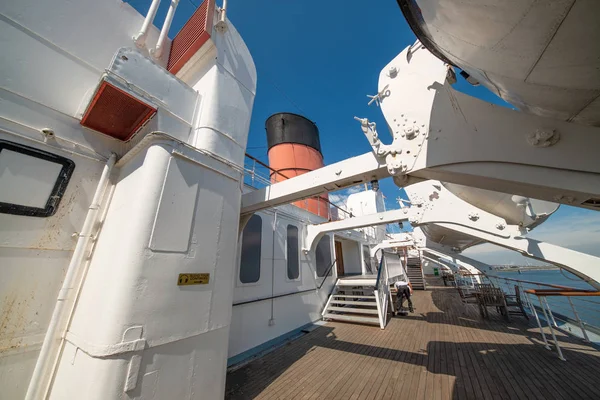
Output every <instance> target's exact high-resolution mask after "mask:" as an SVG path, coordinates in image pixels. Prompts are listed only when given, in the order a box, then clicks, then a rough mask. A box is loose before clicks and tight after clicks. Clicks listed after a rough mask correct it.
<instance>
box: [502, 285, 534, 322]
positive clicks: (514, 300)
mask: <svg viewBox="0 0 600 400" xmlns="http://www.w3.org/2000/svg"><path fill="white" fill-rule="evenodd" d="M505 298H506V306H507V307H513V309H510V308H509V309H508V312H509V314H512V315H523V316H524V317H525V319H529V316H528V315H527V313H526V312H525V308H524V307H523V300H522V299H521V289H520V288H519V285H515V294H514V295H512V294H511V295H505ZM514 307H517V308H518V310H515V309H514Z"/></svg>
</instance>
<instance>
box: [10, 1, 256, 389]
mask: <svg viewBox="0 0 600 400" xmlns="http://www.w3.org/2000/svg"><path fill="white" fill-rule="evenodd" d="M0 14H1V18H0V34H1V35H0V37H1V39H0V41H2V45H3V49H5V52H6V54H10V57H3V58H2V59H1V60H0V70H2V71H3V73H2V76H0V130H2V131H4V130H6V131H8V132H11V138H12V139H11V140H13V139H14V140H20V139H15V138H17V136H16V135H18V137H23V138H26V139H24V140H25V141H26V142H27V143H29V144H32V145H34V146H40V143H43V142H44V137H43V136H42V135H41V133H40V130H41V129H42V128H47V127H48V128H52V129H53V131H54V132H55V136H54V138H52V139H48V140H47V143H46V144H45V145H44V146H47V147H48V148H49V149H46V150H50V151H52V152H55V153H57V154H67V155H69V158H72V159H74V160H75V162H76V164H77V166H76V169H75V173H74V175H73V177H72V179H71V182H70V184H69V186H68V187H67V193H65V197H64V198H63V201H62V202H61V208H60V209H59V212H58V213H57V214H56V216H55V217H51V218H47V219H46V220H43V219H36V220H35V221H34V222H31V223H29V222H22V221H20V220H19V221H17V220H15V219H14V216H6V215H0V222H2V224H1V225H0V239H4V241H3V242H1V243H3V247H1V248H0V260H1V261H2V262H1V266H0V268H2V276H3V277H4V276H7V277H10V279H9V280H4V279H3V280H2V282H1V283H0V294H2V295H5V297H3V303H2V312H3V313H5V314H6V316H7V318H8V321H9V323H8V324H7V325H6V326H7V327H8V328H7V331H6V332H2V335H1V336H0V341H1V343H2V346H4V344H6V345H7V346H8V347H9V349H10V351H9V352H3V353H4V354H7V357H6V358H4V359H3V360H2V361H3V362H2V365H3V366H4V365H7V367H6V370H7V371H10V373H4V372H5V371H0V372H2V374H1V376H2V378H0V379H3V381H0V382H1V383H2V394H3V395H7V394H8V395H9V398H22V397H23V395H24V390H25V389H26V388H27V384H28V381H29V378H28V376H29V374H30V373H31V370H32V368H33V365H34V364H35V362H36V352H37V351H38V348H39V344H40V342H41V340H42V339H43V338H44V331H45V326H46V325H47V323H48V318H49V315H50V314H51V313H52V310H53V309H54V306H55V301H54V299H56V291H57V290H58V286H59V284H60V282H61V280H62V277H63V274H64V269H65V267H66V265H67V264H68V262H69V259H70V255H71V252H72V249H73V244H74V240H73V239H72V238H71V234H72V233H73V232H76V231H78V230H79V229H80V228H81V227H80V225H81V223H82V222H83V220H84V217H85V210H86V209H87V207H88V206H89V202H90V200H91V197H92V194H93V191H94V189H95V183H96V182H97V179H98V175H99V173H100V170H101V168H102V164H103V162H104V159H105V158H106V157H107V156H108V154H110V152H113V151H114V152H116V153H117V154H118V155H119V156H122V155H123V154H125V153H127V151H129V150H131V148H132V147H133V146H134V145H135V144H136V143H138V142H140V140H141V139H142V138H143V137H144V136H145V134H147V133H149V132H148V129H149V128H153V129H155V130H156V129H162V130H164V131H166V134H169V133H172V132H171V131H170V130H169V129H166V127H168V125H164V124H162V122H161V121H162V120H161V118H160V117H161V116H164V115H165V114H164V113H165V112H167V113H169V112H172V113H174V115H178V114H177V112H178V111H182V110H181V109H179V110H178V109H171V110H164V109H163V108H168V106H169V105H168V106H167V107H163V106H162V105H161V107H160V108H159V112H158V114H159V115H158V117H159V118H155V119H154V120H152V121H150V123H149V124H148V125H147V126H146V129H145V130H144V131H143V132H141V133H140V134H139V135H138V136H137V137H136V140H134V141H132V142H131V143H122V142H119V141H117V140H114V139H112V138H109V137H107V136H104V135H101V134H98V133H96V132H93V131H90V130H88V129H85V128H82V127H81V126H80V125H79V121H78V118H79V117H80V115H81V112H82V110H83V109H84V108H85V106H86V104H87V101H89V98H90V96H91V95H92V93H93V91H94V89H95V87H96V86H97V84H98V82H99V79H100V77H101V75H102V74H103V72H104V71H105V69H106V68H107V67H109V65H110V62H111V60H112V59H113V57H114V55H115V54H116V52H117V50H118V49H119V48H121V47H134V46H133V42H132V37H133V36H134V35H135V33H137V31H138V30H139V28H140V27H141V24H142V21H143V17H142V16H141V15H139V14H138V13H137V12H136V11H134V10H133V9H132V8H131V7H130V6H129V5H127V4H124V3H122V2H121V1H118V0H107V1H100V2H99V1H92V0H82V1H79V2H75V3H73V2H70V1H66V0H54V1H51V2H41V3H40V2H33V1H28V0H24V1H21V2H4V3H2V4H1V5H0ZM227 23H228V24H229V22H227ZM157 35H158V32H157V30H156V29H155V28H154V27H151V29H150V33H149V38H148V41H147V45H148V46H151V47H152V46H153V44H154V43H155V39H156V37H157ZM214 46H217V48H216V49H215V48H214ZM208 48H209V49H212V50H210V51H207V50H205V53H206V54H208V55H207V57H205V58H203V59H197V60H196V62H195V63H194V65H192V66H188V68H186V73H187V74H188V75H187V76H186V77H185V78H186V80H185V81H186V82H187V83H188V84H189V85H191V86H193V87H194V89H195V90H196V91H197V92H198V94H199V95H200V96H199V98H198V102H197V103H193V102H192V103H191V104H185V105H182V107H183V106H185V107H186V109H185V112H186V113H187V112H188V111H189V109H188V108H189V107H196V110H195V112H194V115H196V116H197V118H195V120H194V121H193V124H192V125H193V126H192V128H193V133H194V134H193V135H192V137H189V132H188V133H187V134H185V135H181V134H180V132H178V134H177V138H178V139H179V140H181V141H182V142H185V144H184V143H180V142H174V141H172V140H170V139H168V138H166V137H165V136H164V135H163V136H160V135H154V136H152V137H153V139H149V140H147V141H144V140H141V142H142V144H141V145H140V146H139V147H138V148H136V149H135V150H134V152H137V153H136V154H135V155H133V154H131V153H130V155H129V156H127V157H126V159H124V160H122V161H121V162H119V163H118V164H117V167H116V169H115V174H114V177H113V179H114V184H115V189H114V198H113V200H114V201H113V203H111V206H110V208H109V210H108V212H107V217H106V220H105V223H104V224H103V225H102V230H101V232H100V234H99V236H98V240H97V242H96V243H95V247H94V252H93V255H92V257H91V261H90V266H89V271H88V274H87V276H86V280H85V283H84V285H83V288H82V291H81V295H80V298H79V301H78V303H77V307H76V308H75V313H74V315H73V319H72V323H71V325H70V327H69V329H68V332H66V335H65V338H66V342H65V344H64V349H63V352H62V357H61V359H60V360H59V362H58V364H57V368H56V374H55V376H54V380H53V384H52V387H51V391H50V394H49V398H56V399H64V398H74V397H81V398H87V399H107V398H124V397H138V398H152V397H154V398H168V397H172V398H200V397H202V398H222V397H223V390H224V384H225V365H226V359H227V343H228V338H229V323H230V317H231V304H232V299H233V287H232V284H231V282H232V280H233V274H234V270H235V248H236V246H237V239H238V220H239V208H240V196H241V185H240V178H241V173H240V169H239V168H238V167H237V165H236V164H240V165H241V161H242V160H241V158H240V155H241V156H243V149H244V148H245V145H246V137H247V133H248V126H249V120H250V114H251V110H252V104H253V100H254V93H255V87H256V71H255V69H254V64H253V62H252V58H251V56H250V54H249V52H248V49H247V48H246V46H245V45H244V43H243V41H242V40H241V38H240V37H239V35H238V34H237V31H236V30H235V28H233V26H231V25H230V24H229V29H228V30H227V32H225V33H224V34H218V35H217V34H216V33H215V32H213V40H212V41H211V42H210V43H209V46H208ZM144 51H145V50H143V52H144ZM211 51H212V53H211ZM164 54H165V56H167V55H168V51H165V52H164ZM164 61H165V60H164V59H163V60H161V62H163V63H164ZM163 65H164V64H163ZM157 76H158V78H157V79H159V80H160V79H165V80H167V79H171V80H172V79H173V78H172V76H171V77H170V76H168V74H167V73H166V72H164V74H162V75H160V74H158V75H157ZM155 83H157V84H159V83H160V82H155ZM188 103H189V102H188ZM156 120H159V121H158V122H157V121H156ZM186 123H187V121H186ZM2 135H3V136H4V134H3V133H2ZM190 145H191V146H194V145H195V146H197V147H198V148H200V149H201V151H202V152H199V151H196V150H194V149H193V148H192V147H190ZM140 149H141V150H140ZM138 150H140V151H139V152H138ZM69 207H70V208H69ZM4 221H8V222H7V223H3V222H4ZM32 221H33V220H32ZM13 240H14V243H13V242H12V241H13ZM4 243H7V244H8V246H4ZM184 272H208V273H210V283H209V284H208V285H206V286H204V285H202V286H192V287H179V286H177V285H176V283H177V276H178V274H179V273H184ZM32 295H33V298H32V297H31V296H32ZM4 299H7V300H9V301H4ZM19 303H20V304H19ZM15 305H16V306H17V307H16V308H15ZM36 313H37V314H36ZM5 333H6V335H5ZM60 333H61V334H62V333H63V332H60ZM50 340H52V341H55V338H50ZM57 344H58V343H57ZM25 345H31V346H30V347H28V348H27V351H25V350H24V349H23V348H21V347H22V346H25ZM11 347H12V349H11ZM3 366H2V367H0V368H3ZM49 367H52V365H49ZM51 369H52V368H50V370H51ZM48 377H49V374H46V375H45V376H44V378H48ZM159 381H160V384H158V382H159ZM5 383H6V387H8V388H9V389H10V388H12V389H10V390H13V389H14V392H9V391H8V390H5V385H4V384H5ZM43 390H44V389H42V392H43ZM13 394H15V396H13ZM36 397H37V396H36Z"/></svg>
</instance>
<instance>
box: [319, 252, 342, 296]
mask: <svg viewBox="0 0 600 400" xmlns="http://www.w3.org/2000/svg"><path fill="white" fill-rule="evenodd" d="M336 263H337V258H336V259H335V260H333V262H332V263H331V265H330V266H329V268H328V269H327V272H325V275H324V276H323V280H322V281H321V284H320V285H319V287H318V288H317V289H319V290H320V289H321V288H322V287H323V284H324V283H325V281H326V280H327V277H328V276H329V273H330V272H331V269H332V268H333V266H334V265H335V264H336Z"/></svg>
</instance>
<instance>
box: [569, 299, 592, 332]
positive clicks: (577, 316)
mask: <svg viewBox="0 0 600 400" xmlns="http://www.w3.org/2000/svg"><path fill="white" fill-rule="evenodd" d="M567 299H568V300H569V304H570V305H571V308H572V309H573V314H575V318H576V319H577V322H578V323H579V327H580V328H581V333H582V334H583V340H584V341H585V342H587V343H589V342H590V338H589V337H588V335H587V332H586V330H585V325H584V324H583V321H582V320H581V318H579V314H578V313H577V310H576V309H575V305H574V304H573V301H571V297H570V296H567Z"/></svg>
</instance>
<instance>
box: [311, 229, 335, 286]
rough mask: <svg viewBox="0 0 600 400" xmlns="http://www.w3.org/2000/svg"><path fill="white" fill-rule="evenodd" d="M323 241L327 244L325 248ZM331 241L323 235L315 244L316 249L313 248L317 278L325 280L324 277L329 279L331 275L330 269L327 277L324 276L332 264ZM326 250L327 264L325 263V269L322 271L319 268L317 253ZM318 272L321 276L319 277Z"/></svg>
mask: <svg viewBox="0 0 600 400" xmlns="http://www.w3.org/2000/svg"><path fill="white" fill-rule="evenodd" d="M324 241H327V242H328V245H327V246H325V245H323V243H324ZM331 242H332V240H331V236H329V235H324V236H323V237H322V238H321V239H319V242H318V243H317V247H316V248H315V275H316V276H317V278H326V277H330V276H332V275H333V268H331V269H330V270H329V273H328V274H327V275H325V272H326V271H327V268H329V267H330V266H331V264H332V263H333V256H332V255H333V252H332V251H331V250H332V249H331V246H332V244H331ZM325 248H326V249H327V252H328V253H329V262H327V263H326V265H325V269H324V270H322V269H320V268H319V252H320V251H321V249H325ZM319 272H322V273H323V275H319Z"/></svg>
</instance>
